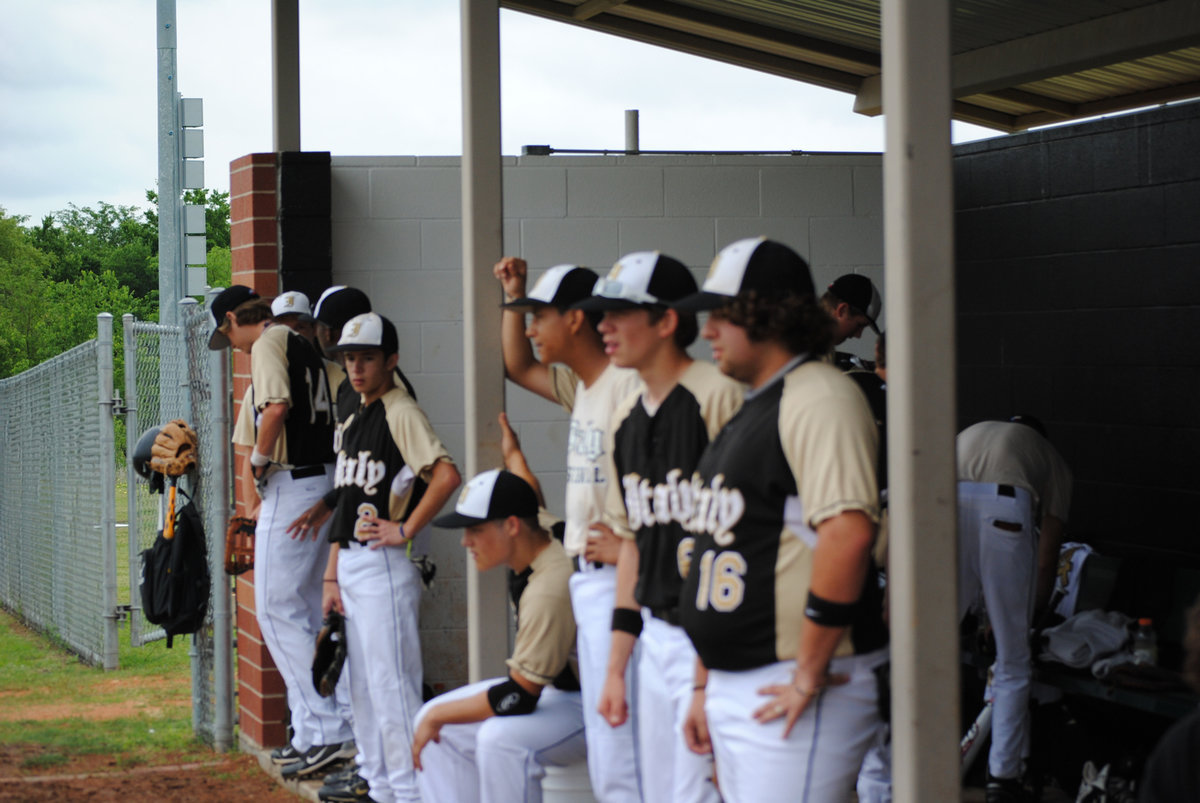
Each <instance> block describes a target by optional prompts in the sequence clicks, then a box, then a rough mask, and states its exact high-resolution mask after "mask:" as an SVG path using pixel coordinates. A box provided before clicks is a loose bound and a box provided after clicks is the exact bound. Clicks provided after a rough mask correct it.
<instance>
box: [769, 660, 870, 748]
mask: <svg viewBox="0 0 1200 803" xmlns="http://www.w3.org/2000/svg"><path fill="white" fill-rule="evenodd" d="M849 680H850V678H849V676H847V675H826V676H825V679H824V680H823V681H821V682H819V683H813V684H811V685H806V686H801V685H799V684H798V683H797V684H791V683H789V684H787V685H775V686H764V687H763V688H761V689H759V690H758V693H759V694H761V695H763V696H766V697H770V698H771V699H770V700H768V701H767V703H766V704H765V705H761V706H759V707H758V709H756V710H755V712H754V719H755V720H756V721H757V722H758V723H759V724H760V725H765V724H766V723H768V722H773V721H774V720H776V719H779V718H780V717H783V718H784V720H785V723H784V727H783V738H785V739H786V738H787V737H788V734H790V733H791V732H792V728H793V727H794V726H795V724H796V720H798V719H800V715H801V714H803V713H804V710H805V709H806V708H808V705H809V703H811V702H812V701H813V700H815V699H816V698H817V695H819V694H822V693H823V692H824V691H825V689H826V688H827V687H829V686H840V685H842V684H843V683H846V682H848V681H849Z"/></svg>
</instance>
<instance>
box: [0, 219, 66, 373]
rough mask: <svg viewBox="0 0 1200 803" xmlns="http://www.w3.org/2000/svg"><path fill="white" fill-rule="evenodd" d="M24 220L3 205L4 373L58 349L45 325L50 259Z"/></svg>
mask: <svg viewBox="0 0 1200 803" xmlns="http://www.w3.org/2000/svg"><path fill="white" fill-rule="evenodd" d="M24 220H25V219H24V218H22V217H14V216H9V215H8V214H7V213H6V212H5V211H4V208H3V207H0V376H11V375H13V374H15V373H19V372H20V371H24V370H25V369H26V368H31V367H32V366H34V365H37V364H38V363H39V362H41V361H42V360H43V359H45V358H46V357H49V356H51V355H52V354H53V353H54V352H53V351H52V350H51V347H50V342H49V341H50V338H49V337H48V333H47V331H46V328H45V325H44V324H45V321H46V318H47V315H48V302H47V298H46V296H47V290H48V288H49V286H50V281H49V280H48V279H47V278H46V273H45V272H46V266H47V264H48V261H49V260H48V258H47V257H46V255H45V254H43V253H42V252H41V251H39V250H38V249H37V248H36V247H35V246H34V245H33V244H32V243H31V242H30V241H29V237H28V236H27V235H26V233H25V231H24V229H23V228H22V227H21V224H22V223H23V222H24Z"/></svg>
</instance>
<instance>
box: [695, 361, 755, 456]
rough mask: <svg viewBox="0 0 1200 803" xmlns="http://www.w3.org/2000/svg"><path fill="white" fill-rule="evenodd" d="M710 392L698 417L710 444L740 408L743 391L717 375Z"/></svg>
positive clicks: (725, 378) (731, 381)
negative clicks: (701, 418)
mask: <svg viewBox="0 0 1200 803" xmlns="http://www.w3.org/2000/svg"><path fill="white" fill-rule="evenodd" d="M712 381H713V386H712V389H711V392H709V393H708V394H706V395H705V396H704V397H703V398H704V404H703V406H702V407H701V409H700V415H701V416H702V417H703V418H704V427H705V429H707V430H708V442H709V443H712V441H713V439H714V438H716V437H717V433H718V432H720V431H721V428H722V427H724V426H725V425H726V424H727V423H728V422H729V419H731V418H733V415H734V413H736V412H737V411H738V409H739V408H740V407H741V406H742V399H743V398H744V396H745V391H744V389H743V388H742V386H741V384H739V383H738V382H735V381H734V380H732V379H730V378H729V377H727V376H725V375H724V374H718V376H717V377H715V378H714V379H713V380H712Z"/></svg>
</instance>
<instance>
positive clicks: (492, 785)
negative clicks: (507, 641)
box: [412, 469, 586, 803]
mask: <svg viewBox="0 0 1200 803" xmlns="http://www.w3.org/2000/svg"><path fill="white" fill-rule="evenodd" d="M454 510H455V512H454V513H452V514H449V515H446V516H442V517H440V518H438V519H435V520H434V525H435V526H437V527H445V528H458V527H462V528H463V538H462V542H463V546H465V547H466V548H467V549H468V550H469V551H470V553H471V555H472V557H473V558H474V559H475V566H476V568H478V569H479V570H480V571H487V570H488V569H492V568H494V567H497V566H507V567H509V568H510V569H512V570H513V571H514V572H517V573H518V575H525V576H526V582H525V584H524V586H523V587H520V586H518V587H519V588H522V590H521V592H520V595H519V597H518V598H517V599H515V600H514V605H515V606H516V610H517V635H516V640H515V643H514V646H513V654H512V657H511V658H509V660H508V668H509V673H508V676H507V677H504V678H493V679H491V680H485V681H481V682H479V683H472V684H470V685H468V686H464V687H462V688H460V689H455V690H454V691H452V692H447V693H446V694H443V695H440V696H438V697H435V698H434V699H432V700H430V701H429V702H428V703H426V704H425V705H424V706H423V707H422V708H421V711H420V713H419V714H418V715H417V720H416V737H415V739H414V741H413V747H412V752H413V759H414V761H415V762H416V765H417V768H418V769H420V770H421V772H420V773H419V776H418V777H419V779H420V784H421V794H422V796H423V798H424V799H425V800H426V801H435V800H436V801H475V800H478V801H482V803H540V801H541V800H542V784H541V779H542V777H543V776H544V775H545V772H546V771H545V768H546V766H548V765H558V766H565V765H567V764H571V763H573V762H575V761H578V760H580V759H582V758H583V755H584V752H585V750H586V743H585V740H584V735H583V715H582V712H581V711H580V707H581V702H580V697H579V682H578V680H577V675H576V673H575V668H574V666H573V664H574V661H573V660H572V652H573V651H574V646H575V620H574V618H573V617H572V616H571V608H570V600H569V592H568V591H567V579H568V578H569V577H570V576H571V561H570V560H569V559H568V558H567V556H566V553H565V552H563V548H562V545H561V544H559V543H558V541H556V540H554V539H553V538H551V537H550V535H549V533H547V532H546V531H545V530H543V529H542V528H541V526H540V525H539V524H538V501H537V496H536V494H535V493H534V491H533V489H532V488H531V487H530V486H529V484H528V483H527V482H525V481H524V480H522V479H521V478H520V477H518V476H517V475H515V474H512V473H510V472H508V471H504V470H500V469H494V470H492V471H485V472H483V473H482V474H479V475H478V476H476V477H475V478H473V479H472V480H471V481H470V482H469V483H467V485H466V487H465V488H464V489H463V492H462V494H461V495H460V496H459V499H458V503H457V504H456V505H455V508H454Z"/></svg>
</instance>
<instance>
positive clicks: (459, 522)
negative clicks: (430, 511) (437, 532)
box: [433, 513, 487, 530]
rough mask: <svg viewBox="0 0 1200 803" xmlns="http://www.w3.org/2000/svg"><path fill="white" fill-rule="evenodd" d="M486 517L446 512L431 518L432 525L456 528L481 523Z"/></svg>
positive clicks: (450, 528)
mask: <svg viewBox="0 0 1200 803" xmlns="http://www.w3.org/2000/svg"><path fill="white" fill-rule="evenodd" d="M485 521H487V519H477V518H474V517H473V516H464V515H463V514H461V513H447V514H446V515H445V516H438V517H437V518H436V519H434V520H433V526H434V527H440V528H442V529H443V530H457V529H461V528H463V527H471V526H472V525H475V524H483V523H484V522H485Z"/></svg>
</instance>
